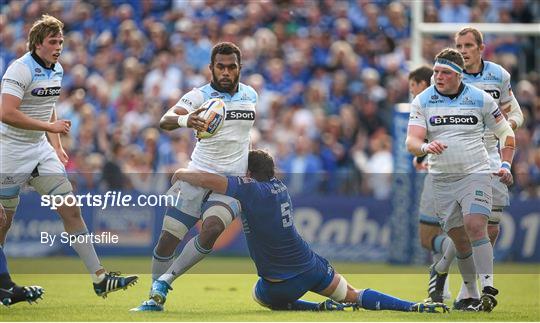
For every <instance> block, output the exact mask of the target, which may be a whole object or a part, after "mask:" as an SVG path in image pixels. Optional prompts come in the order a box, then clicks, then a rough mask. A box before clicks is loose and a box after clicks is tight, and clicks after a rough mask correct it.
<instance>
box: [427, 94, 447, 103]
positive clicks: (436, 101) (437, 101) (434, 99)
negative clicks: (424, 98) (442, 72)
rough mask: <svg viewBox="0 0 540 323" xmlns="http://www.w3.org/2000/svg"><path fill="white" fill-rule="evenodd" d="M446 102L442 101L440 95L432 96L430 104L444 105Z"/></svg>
mask: <svg viewBox="0 0 540 323" xmlns="http://www.w3.org/2000/svg"><path fill="white" fill-rule="evenodd" d="M443 102H444V100H443V99H440V98H439V96H438V95H432V96H431V100H429V103H443Z"/></svg>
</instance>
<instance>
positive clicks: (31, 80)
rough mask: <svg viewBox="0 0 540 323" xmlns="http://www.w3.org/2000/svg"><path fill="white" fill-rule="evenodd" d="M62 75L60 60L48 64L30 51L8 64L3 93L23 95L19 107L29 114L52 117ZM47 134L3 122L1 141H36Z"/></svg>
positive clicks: (38, 117)
mask: <svg viewBox="0 0 540 323" xmlns="http://www.w3.org/2000/svg"><path fill="white" fill-rule="evenodd" d="M63 76H64V70H63V69H62V66H61V65H60V64H59V63H57V64H54V65H53V66H52V67H51V68H46V67H45V66H44V65H43V63H42V61H41V59H40V58H39V57H38V56H37V55H35V54H31V53H30V52H28V53H26V54H25V55H24V56H22V57H21V58H19V59H17V60H16V61H14V62H13V63H12V64H11V65H10V66H9V67H8V69H7V71H6V74H4V76H3V77H2V94H11V95H14V96H16V97H18V98H19V99H21V100H22V102H21V104H20V106H19V110H20V111H21V112H22V113H24V114H26V115H27V116H29V117H30V118H32V119H37V120H41V121H49V120H50V118H51V115H52V112H53V109H54V107H55V105H56V101H58V97H59V95H60V89H61V82H62V77H63ZM44 138H45V131H40V130H25V129H20V128H16V127H12V126H10V125H8V124H5V123H1V124H0V142H2V144H17V143H36V142H39V141H40V140H43V139H44Z"/></svg>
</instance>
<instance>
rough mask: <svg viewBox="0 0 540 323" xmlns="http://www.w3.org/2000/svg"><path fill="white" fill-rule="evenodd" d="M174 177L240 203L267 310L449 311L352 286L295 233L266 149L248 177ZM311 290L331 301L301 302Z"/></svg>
mask: <svg viewBox="0 0 540 323" xmlns="http://www.w3.org/2000/svg"><path fill="white" fill-rule="evenodd" d="M175 178H178V179H179V180H182V181H186V182H188V183H191V184H193V185H196V186H200V187H205V188H207V189H210V190H212V191H214V192H219V193H221V194H226V195H227V196H231V197H234V198H236V199H238V200H239V201H240V203H241V205H242V215H241V217H242V225H243V230H244V233H245V235H246V240H247V244H248V248H249V253H250V256H251V258H252V259H253V261H254V262H255V266H256V267H257V274H258V276H259V279H258V281H257V283H256V284H255V286H254V287H253V298H254V300H255V301H256V302H257V303H259V304H260V305H262V306H265V307H268V308H270V309H272V310H296V311H326V310H343V309H344V308H345V307H348V306H352V307H353V308H364V309H368V310H394V311H404V312H436V311H437V309H442V310H443V311H447V310H448V308H447V307H446V305H444V304H441V303H414V302H409V301H405V300H401V299H398V298H395V297H393V296H390V295H386V294H383V293H380V292H378V291H375V290H372V289H369V288H367V289H361V290H357V289H355V288H354V287H352V286H351V285H350V284H349V283H348V282H347V280H346V279H345V278H344V277H343V276H341V275H340V274H339V273H337V272H336V271H335V270H334V268H333V267H332V265H330V263H329V262H328V261H327V260H326V259H324V258H323V257H321V256H319V255H318V254H316V253H315V252H313V251H312V250H311V248H310V247H309V245H308V244H307V243H306V242H305V241H304V240H303V239H302V238H301V237H300V235H299V234H298V232H297V231H296V228H295V226H294V221H293V214H292V211H293V207H292V202H291V197H290V196H289V193H288V191H287V187H286V186H285V185H284V184H283V183H282V182H281V181H279V180H278V179H276V178H275V177H274V161H273V159H272V157H271V156H270V155H269V154H268V153H266V152H264V151H262V150H254V151H250V152H249V163H248V171H247V176H246V177H240V176H228V177H225V176H221V175H217V174H210V173H201V172H195V173H194V172H193V171H192V170H189V169H180V170H178V171H177V172H176V173H175ZM308 291H312V292H314V293H317V294H320V295H323V296H326V297H330V300H327V301H324V302H322V303H315V302H309V301H304V300H301V299H300V298H301V297H302V296H303V295H304V294H305V293H307V292H308ZM166 294H167V290H164V291H163V294H160V295H155V297H156V298H165V297H166Z"/></svg>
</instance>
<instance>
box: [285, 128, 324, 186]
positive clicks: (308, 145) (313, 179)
mask: <svg viewBox="0 0 540 323" xmlns="http://www.w3.org/2000/svg"><path fill="white" fill-rule="evenodd" d="M278 166H279V168H280V169H281V170H282V171H283V172H284V175H285V179H284V180H285V183H286V185H287V187H288V188H289V193H290V194H291V195H295V194H301V193H313V192H318V191H319V184H320V182H321V175H322V170H323V169H322V165H321V160H320V159H319V157H318V156H317V155H315V154H314V153H313V141H312V140H311V139H310V138H308V137H307V136H300V137H298V138H297V139H296V142H295V145H294V149H293V151H292V152H291V153H290V154H289V155H288V156H287V157H285V159H284V160H283V161H281V162H280V163H279V164H278Z"/></svg>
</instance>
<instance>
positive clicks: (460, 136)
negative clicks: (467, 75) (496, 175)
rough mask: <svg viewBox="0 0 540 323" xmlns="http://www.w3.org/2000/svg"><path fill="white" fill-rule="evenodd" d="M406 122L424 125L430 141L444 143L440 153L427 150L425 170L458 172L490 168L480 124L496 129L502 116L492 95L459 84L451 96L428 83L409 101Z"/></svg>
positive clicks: (481, 170)
mask: <svg viewBox="0 0 540 323" xmlns="http://www.w3.org/2000/svg"><path fill="white" fill-rule="evenodd" d="M409 125H416V126H421V127H424V128H426V130H427V138H428V140H429V141H430V142H431V141H433V140H439V141H441V142H442V143H443V144H446V145H448V148H446V150H445V151H443V153H442V154H440V155H436V154H429V157H428V158H429V160H428V162H429V165H430V168H429V172H430V173H434V174H446V175H458V176H459V175H465V174H472V173H487V172H490V166H489V161H488V154H487V150H486V147H485V145H484V142H483V140H482V137H483V134H484V128H485V127H487V128H489V129H491V130H494V131H499V127H500V128H504V127H505V126H506V120H505V119H504V116H503V115H502V113H501V111H500V109H499V107H498V106H497V104H496V103H495V101H494V100H493V98H492V97H491V96H490V95H489V94H487V93H486V92H484V91H482V90H480V89H478V88H476V87H474V86H472V85H466V84H463V87H462V89H461V92H460V93H459V94H458V95H457V97H455V98H453V99H452V98H450V97H447V96H444V95H442V94H440V93H439V92H438V91H437V90H436V89H435V86H434V85H432V86H430V87H429V88H427V89H426V90H425V91H424V92H422V93H420V94H419V95H418V96H417V97H416V98H415V99H414V100H413V102H412V103H411V114H410V116H409Z"/></svg>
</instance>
